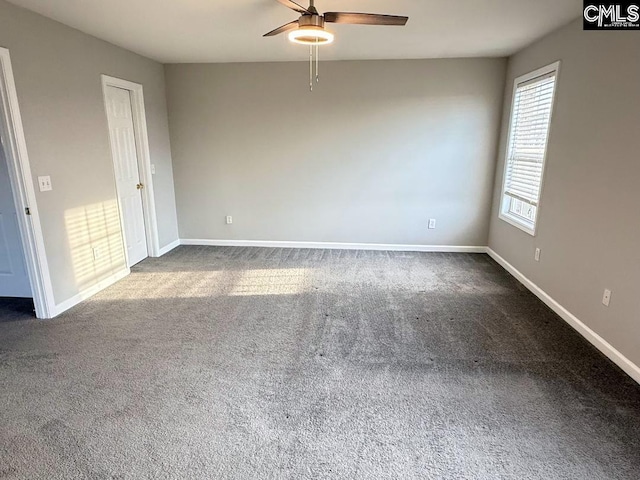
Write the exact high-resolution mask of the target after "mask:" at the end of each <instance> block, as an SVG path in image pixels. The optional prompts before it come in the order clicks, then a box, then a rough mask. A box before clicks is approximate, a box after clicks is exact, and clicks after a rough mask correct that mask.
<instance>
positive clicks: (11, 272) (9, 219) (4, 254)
mask: <svg viewBox="0 0 640 480" xmlns="http://www.w3.org/2000/svg"><path fill="white" fill-rule="evenodd" d="M0 297H29V298H30V297H32V294H31V285H30V283H29V276H28V275H27V267H26V263H25V260H24V250H23V249H22V240H21V237H20V228H19V227H18V217H17V215H16V204H15V203H14V201H13V193H12V189H11V179H10V177H9V167H8V165H7V161H6V158H5V155H4V147H3V146H2V145H0Z"/></svg>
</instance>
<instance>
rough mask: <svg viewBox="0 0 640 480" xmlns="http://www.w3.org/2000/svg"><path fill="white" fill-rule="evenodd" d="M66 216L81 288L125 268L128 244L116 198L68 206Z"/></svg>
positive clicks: (72, 257) (74, 265) (76, 272)
mask: <svg viewBox="0 0 640 480" xmlns="http://www.w3.org/2000/svg"><path fill="white" fill-rule="evenodd" d="M64 219H65V226H66V229H67V236H68V240H69V250H70V252H71V261H72V265H73V272H74V276H75V282H76V285H77V287H78V289H79V290H80V291H82V290H84V289H85V288H87V287H90V286H92V285H94V284H95V283H96V282H98V281H100V280H102V279H104V278H105V277H107V276H109V275H112V274H114V273H116V272H118V271H120V270H122V268H124V266H125V265H126V262H125V255H124V245H123V242H122V233H121V226H120V215H119V211H118V204H117V201H116V200H115V199H114V200H109V201H106V202H100V203H94V204H92V205H87V206H83V207H78V208H73V209H70V210H67V211H66V212H65V214H64Z"/></svg>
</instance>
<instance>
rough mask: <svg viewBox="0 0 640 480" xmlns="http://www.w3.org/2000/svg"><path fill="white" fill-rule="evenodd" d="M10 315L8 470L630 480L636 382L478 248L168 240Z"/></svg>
mask: <svg viewBox="0 0 640 480" xmlns="http://www.w3.org/2000/svg"><path fill="white" fill-rule="evenodd" d="M22 307H24V308H21V307H20V306H15V308H13V307H11V306H10V305H9V304H7V303H6V302H5V303H1V302H0V478H3V479H5V478H30V479H36V478H37V479H53V478H91V479H101V478H224V479H311V478H348V479H351V478H354V479H386V478H455V479H462V478H468V479H482V478H491V479H495V478H509V479H527V478H540V479H557V478H566V479H638V478H640V386H638V385H637V384H635V383H634V382H633V381H631V380H630V379H629V378H628V377H626V376H625V375H624V374H623V373H622V372H621V371H619V370H618V369H617V367H615V366H614V365H613V364H612V363H610V362H609V361H608V360H607V359H606V358H605V357H603V356H602V355H601V354H600V353H599V352H597V351H596V350H595V349H594V348H592V347H591V346H590V345H589V344H588V343H586V341H585V340H583V339H582V338H581V337H580V336H579V335H578V334H576V333H575V332H574V331H573V330H572V329H571V328H570V327H568V326H567V325H566V324H565V323H564V322H563V321H562V320H561V319H559V318H558V317H557V316H556V315H555V314H553V313H552V312H551V311H550V310H549V309H547V308H546V307H545V306H544V305H543V304H542V303H541V302H540V301H538V300H537V299H536V298H535V297H534V296H533V295H531V294H530V293H529V292H528V291H526V290H525V289H524V288H523V287H522V286H520V284H518V283H517V282H516V281H515V280H514V279H513V278H512V277H510V276H509V275H508V274H507V273H506V272H504V271H503V270H502V269H501V268H500V267H499V266H498V265H497V264H495V263H494V262H493V261H492V260H491V259H489V258H488V257H487V256H485V255H464V254H421V253H399V252H396V253H394V252H363V251H327V250H324V251H323V250H296V249H252V248H215V247H180V248H178V249H176V250H174V251H173V252H171V253H169V254H168V255H166V256H164V257H162V258H161V259H148V260H145V261H144V262H142V263H141V264H140V265H138V266H136V267H135V268H134V269H133V272H132V274H131V275H130V276H129V277H127V278H126V279H124V280H123V281H121V282H119V283H118V284H117V285H115V286H113V287H111V288H109V289H107V290H106V291H104V292H102V293H101V294H99V295H97V296H96V297H94V298H92V299H91V300H89V301H87V302H85V303H84V304H82V305H79V306H78V307H76V308H75V309H73V310H71V311H70V312H68V313H66V314H64V315H63V316H61V317H60V318H58V319H55V320H52V321H37V320H33V319H31V318H30V316H29V308H28V307H25V306H24V305H23V306H22ZM25 309H26V310H25Z"/></svg>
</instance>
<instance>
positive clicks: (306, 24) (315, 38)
mask: <svg viewBox="0 0 640 480" xmlns="http://www.w3.org/2000/svg"><path fill="white" fill-rule="evenodd" d="M277 1H278V2H280V3H281V4H283V5H284V6H285V7H287V8H290V9H291V10H293V11H295V12H298V13H299V14H300V18H298V19H297V20H294V21H293V22H289V23H286V24H284V25H282V26H280V27H278V28H276V29H274V30H271V31H270V32H268V33H265V34H264V35H263V36H264V37H274V36H276V35H280V34H281V33H286V32H289V40H290V41H291V42H293V43H298V44H301V45H309V47H310V48H309V62H310V64H309V69H310V87H311V90H313V47H315V51H316V82H317V81H318V79H319V76H318V47H319V46H320V45H327V44H329V43H332V42H333V39H334V35H333V33H332V32H330V31H329V30H327V29H325V23H347V24H351V25H392V26H393V25H395V26H404V25H406V24H407V21H408V20H409V17H402V16H398V15H379V14H375V13H351V12H326V13H324V14H320V13H318V10H317V9H316V7H315V5H314V0H309V6H308V7H306V8H305V7H303V6H302V5H299V4H297V3H296V2H294V1H292V0H277Z"/></svg>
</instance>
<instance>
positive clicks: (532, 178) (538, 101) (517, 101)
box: [500, 62, 560, 235]
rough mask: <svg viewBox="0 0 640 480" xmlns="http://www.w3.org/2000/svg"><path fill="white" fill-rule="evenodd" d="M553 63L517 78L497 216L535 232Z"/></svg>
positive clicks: (553, 80)
mask: <svg viewBox="0 0 640 480" xmlns="http://www.w3.org/2000/svg"><path fill="white" fill-rule="evenodd" d="M559 67H560V63H559V62H558V63H554V64H553V65H549V66H547V67H544V68H541V69H540V70H536V71H535V72H532V73H530V74H528V75H524V76H522V77H519V78H516V81H515V84H514V93H513V104H512V107H511V124H510V126H509V139H508V144H507V158H506V160H505V166H504V180H503V186H502V200H501V206H500V218H501V219H502V220H504V221H506V222H508V223H510V224H512V225H515V226H516V227H518V228H520V229H521V230H524V231H525V232H527V233H529V234H531V235H535V230H536V220H537V219H538V213H539V209H540V193H541V189H542V176H543V173H544V163H545V157H546V154H547V141H548V139H549V128H550V125H551V114H552V112H553V99H554V95H555V90H556V78H557V76H558V69H559Z"/></svg>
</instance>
